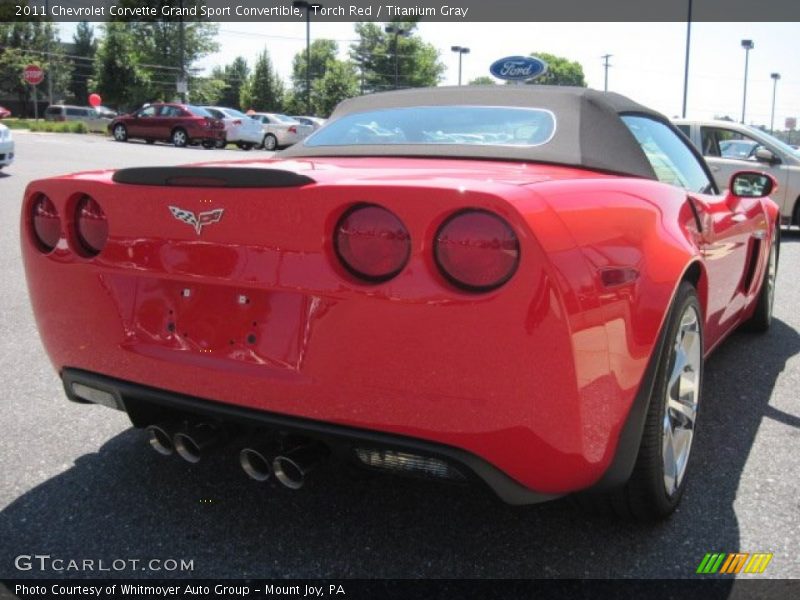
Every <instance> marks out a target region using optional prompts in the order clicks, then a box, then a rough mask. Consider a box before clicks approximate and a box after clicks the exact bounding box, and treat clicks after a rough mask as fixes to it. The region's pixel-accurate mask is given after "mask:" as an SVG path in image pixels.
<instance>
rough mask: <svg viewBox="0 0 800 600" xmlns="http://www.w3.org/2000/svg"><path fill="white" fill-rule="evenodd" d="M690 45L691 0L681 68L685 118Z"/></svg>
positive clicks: (682, 114) (684, 113)
mask: <svg viewBox="0 0 800 600" xmlns="http://www.w3.org/2000/svg"><path fill="white" fill-rule="evenodd" d="M691 45H692V0H689V14H688V15H687V17H686V62H685V64H684V66H683V112H682V113H681V116H682V117H683V118H684V119H685V118H686V97H687V96H688V94H689V47H690V46H691Z"/></svg>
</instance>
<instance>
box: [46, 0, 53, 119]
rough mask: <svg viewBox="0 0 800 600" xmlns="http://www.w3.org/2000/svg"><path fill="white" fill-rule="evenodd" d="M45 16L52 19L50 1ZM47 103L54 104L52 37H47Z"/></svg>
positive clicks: (47, 2) (47, 1) (48, 0)
mask: <svg viewBox="0 0 800 600" xmlns="http://www.w3.org/2000/svg"><path fill="white" fill-rule="evenodd" d="M44 10H45V15H47V18H48V19H49V17H50V0H45V3H44ZM47 103H48V104H52V103H53V48H52V46H51V44H50V35H49V32H48V35H47Z"/></svg>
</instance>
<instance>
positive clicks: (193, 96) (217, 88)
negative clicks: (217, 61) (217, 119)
mask: <svg viewBox="0 0 800 600" xmlns="http://www.w3.org/2000/svg"><path fill="white" fill-rule="evenodd" d="M222 75H223V73H222V72H221V69H218V68H217V69H214V70H213V71H212V72H211V77H192V78H190V79H189V90H190V91H189V98H188V99H189V101H190V102H191V103H192V104H199V105H200V106H208V105H217V104H219V105H222V106H232V105H230V104H225V103H224V102H221V101H220V100H221V98H222V95H223V94H224V93H225V80H224V79H223V78H222ZM237 104H238V103H237Z"/></svg>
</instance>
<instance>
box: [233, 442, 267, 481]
mask: <svg viewBox="0 0 800 600" xmlns="http://www.w3.org/2000/svg"><path fill="white" fill-rule="evenodd" d="M269 449H272V446H271V445H266V446H263V447H261V446H256V447H253V448H242V450H241V452H239V465H240V466H241V467H242V469H243V470H244V472H245V473H247V476H248V477H249V478H250V479H255V480H256V481H266V480H267V479H269V478H270V477H271V476H272V461H271V460H270V459H269V456H271V455H272V453H271V452H269Z"/></svg>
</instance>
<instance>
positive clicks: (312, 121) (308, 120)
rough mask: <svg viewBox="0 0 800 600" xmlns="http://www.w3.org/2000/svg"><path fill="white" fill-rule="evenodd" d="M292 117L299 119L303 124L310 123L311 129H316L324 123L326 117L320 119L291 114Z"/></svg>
mask: <svg viewBox="0 0 800 600" xmlns="http://www.w3.org/2000/svg"><path fill="white" fill-rule="evenodd" d="M292 119H294V120H295V121H300V122H301V123H302V124H303V125H311V127H312V128H313V129H312V130H311V131H316V130H317V129H319V128H320V127H322V126H323V125H324V124H325V121H326V119H321V118H320V117H303V116H300V117H295V116H292Z"/></svg>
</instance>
